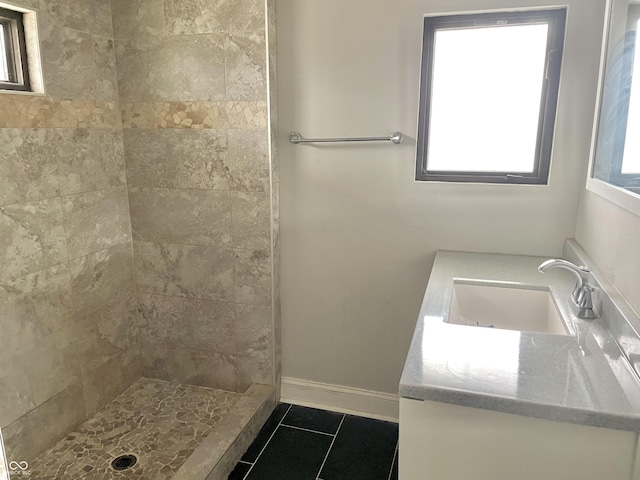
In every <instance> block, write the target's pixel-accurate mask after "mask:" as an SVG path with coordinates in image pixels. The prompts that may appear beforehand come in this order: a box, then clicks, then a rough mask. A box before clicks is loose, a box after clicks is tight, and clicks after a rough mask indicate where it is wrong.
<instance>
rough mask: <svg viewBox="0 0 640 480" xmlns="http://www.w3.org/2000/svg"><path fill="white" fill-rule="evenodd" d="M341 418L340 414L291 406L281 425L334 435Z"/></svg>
mask: <svg viewBox="0 0 640 480" xmlns="http://www.w3.org/2000/svg"><path fill="white" fill-rule="evenodd" d="M342 417H343V415H342V414H341V413H336V412H327V411H326V410H318V409H317V408H308V407H300V406H298V405H293V406H292V407H291V410H289V412H288V413H287V415H286V416H285V417H284V419H283V420H282V423H283V424H284V425H292V426H294V427H300V428H306V429H308V430H314V431H316V432H323V433H331V434H334V433H336V431H337V430H338V426H339V425H340V421H341V420H342Z"/></svg>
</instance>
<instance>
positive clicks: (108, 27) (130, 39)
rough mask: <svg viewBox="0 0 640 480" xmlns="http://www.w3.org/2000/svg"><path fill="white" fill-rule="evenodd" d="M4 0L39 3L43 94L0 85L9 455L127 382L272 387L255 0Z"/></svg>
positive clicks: (264, 125)
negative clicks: (1, 90) (145, 379)
mask: <svg viewBox="0 0 640 480" xmlns="http://www.w3.org/2000/svg"><path fill="white" fill-rule="evenodd" d="M15 3H16V4H19V5H23V6H25V7H27V8H32V9H35V10H37V12H38V20H39V34H40V44H41V51H42V57H43V68H44V76H45V88H46V95H45V96H36V95H18V94H0V262H1V264H2V268H1V269H0V334H1V335H2V349H1V352H0V427H1V428H2V433H3V436H4V440H5V444H6V447H7V453H8V457H9V460H17V461H21V460H27V461H30V460H31V459H32V458H33V457H34V456H35V455H37V454H38V453H40V452H41V451H43V450H44V449H46V448H47V447H49V446H50V445H51V444H53V443H54V442H55V441H56V440H58V439H59V438H60V437H62V436H63V435H65V434H66V433H67V432H69V431H70V430H72V429H73V428H74V427H75V426H76V425H77V424H79V423H80V422H82V421H83V420H84V419H85V418H87V417H89V416H91V415H93V414H94V413H95V412H96V410H98V409H100V408H101V407H102V406H103V405H104V404H106V403H107V402H109V401H110V400H112V399H113V398H114V397H115V396H116V395H118V394H119V393H120V392H121V391H123V390H124V389H126V388H127V387H128V386H129V385H130V384H131V383H133V382H134V381H135V380H136V379H137V378H139V377H140V376H141V375H142V374H143V373H144V374H145V375H146V376H150V377H157V378H162V379H168V380H173V381H180V382H186V383H193V384H198V385H205V386H211V387H218V388H224V389H229V390H237V391H243V390H244V389H245V388H246V387H247V386H248V385H249V384H250V383H251V382H260V383H267V384H273V383H274V382H275V380H276V378H277V375H279V373H278V372H277V371H276V369H275V368H274V365H275V364H277V363H278V362H279V360H277V358H279V357H277V355H278V354H277V353H276V346H277V344H278V342H277V341H274V338H276V337H275V335H277V332H278V321H279V306H278V305H279V302H278V301H277V295H278V290H277V285H278V275H277V254H278V253H277V252H278V251H279V242H278V239H277V225H278V222H277V210H278V209H277V178H276V177H275V174H277V168H276V165H275V162H274V161H272V160H273V156H274V155H275V152H274V151H273V150H271V149H270V147H269V142H268V130H269V129H268V126H269V125H270V126H271V127H272V128H273V127H274V126H275V115H271V116H270V115H269V114H268V108H267V102H268V101H269V99H268V95H267V68H266V65H265V63H266V60H265V57H266V32H265V18H264V15H265V11H264V5H263V4H262V3H261V2H254V1H251V0H237V1H234V2H220V1H214V0H211V1H207V2H203V1H196V0H193V1H191V0H186V1H185V0H164V2H163V0H114V1H113V2H109V1H101V0H19V1H18V0H16V2H15ZM112 13H113V17H112ZM112 19H113V22H112ZM114 37H115V38H116V40H115V42H114V40H113V39H114ZM116 57H117V61H118V68H117V69H116ZM272 73H273V72H272ZM271 80H272V81H274V80H275V78H271ZM118 86H119V88H118ZM272 101H274V99H272ZM121 118H122V120H123V122H121ZM269 122H270V123H269ZM123 124H124V125H123ZM123 126H124V131H123ZM123 135H124V145H123ZM125 152H126V155H125ZM270 154H271V156H270ZM125 156H126V161H127V168H126V169H125ZM270 167H272V168H273V170H271V169H270ZM127 180H128V186H127ZM128 197H129V198H128ZM130 211H131V213H132V215H131V216H132V219H131V220H130V214H129V212H130ZM272 212H273V213H272ZM131 221H133V232H134V233H133V235H132V233H131ZM132 238H133V240H134V242H133V243H134V245H135V264H134V257H133V255H132ZM274 265H275V266H274ZM136 277H137V278H136ZM136 280H137V297H138V299H139V302H136ZM274 285H275V287H274ZM136 307H138V308H136ZM138 310H139V311H140V312H141V315H139V314H138ZM136 336H137V338H136ZM136 340H139V341H136ZM140 349H141V351H140ZM141 353H142V355H141ZM143 368H144V370H143Z"/></svg>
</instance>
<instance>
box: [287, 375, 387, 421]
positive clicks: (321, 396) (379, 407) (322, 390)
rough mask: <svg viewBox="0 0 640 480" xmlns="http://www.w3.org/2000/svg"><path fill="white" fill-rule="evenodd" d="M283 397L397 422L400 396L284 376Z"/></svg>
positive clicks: (292, 400) (336, 410) (291, 401)
mask: <svg viewBox="0 0 640 480" xmlns="http://www.w3.org/2000/svg"><path fill="white" fill-rule="evenodd" d="M280 401H281V402H284V403H292V404H294V405H302V406H305V407H313V408H320V409H322V410H333V411H334V412H341V413H349V414H352V415H358V416H361V417H368V418H375V419H378V420H386V421H389V422H396V423H397V422H398V405H399V402H398V396H397V395H391V394H389V393H382V392H373V391H371V390H362V389H359V388H350V387H343V386H340V385H330V384H327V383H319V382H310V381H308V380H300V379H297V378H288V377H282V393H281V397H280Z"/></svg>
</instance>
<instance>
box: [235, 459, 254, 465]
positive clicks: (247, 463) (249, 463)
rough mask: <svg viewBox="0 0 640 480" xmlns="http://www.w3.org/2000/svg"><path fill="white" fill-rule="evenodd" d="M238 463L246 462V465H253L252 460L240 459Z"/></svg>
mask: <svg viewBox="0 0 640 480" xmlns="http://www.w3.org/2000/svg"><path fill="white" fill-rule="evenodd" d="M238 463H244V464H245V465H253V463H251V462H246V461H244V460H240V461H239V462H238Z"/></svg>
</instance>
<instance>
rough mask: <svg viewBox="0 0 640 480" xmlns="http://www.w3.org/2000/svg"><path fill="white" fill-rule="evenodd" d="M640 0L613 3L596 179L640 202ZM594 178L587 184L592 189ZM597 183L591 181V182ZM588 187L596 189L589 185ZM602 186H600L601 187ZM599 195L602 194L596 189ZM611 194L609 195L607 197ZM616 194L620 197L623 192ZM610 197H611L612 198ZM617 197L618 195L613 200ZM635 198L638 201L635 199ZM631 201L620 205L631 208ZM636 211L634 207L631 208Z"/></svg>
mask: <svg viewBox="0 0 640 480" xmlns="http://www.w3.org/2000/svg"><path fill="white" fill-rule="evenodd" d="M639 22H640V1H637V0H636V1H629V0H613V1H611V2H610V11H609V30H608V38H607V43H606V56H605V59H604V66H603V67H604V69H603V78H602V85H601V101H600V114H599V118H598V120H597V128H596V140H595V150H594V155H593V165H592V168H591V177H592V179H595V180H599V181H600V182H603V183H605V184H608V185H610V186H612V187H615V189H616V190H619V191H620V190H622V191H625V192H626V193H628V194H629V195H630V196H631V197H637V201H638V202H640V42H638V24H639ZM589 183H590V182H588V184H587V188H589V187H590V185H589ZM591 184H592V185H591V186H593V182H591ZM590 190H594V191H596V190H598V189H594V188H590ZM599 190H602V188H601V187H599ZM596 193H602V192H601V191H596ZM604 196H606V197H608V195H604ZM614 196H618V197H619V196H620V192H617V193H615V195H614ZM610 199H611V198H610ZM612 200H614V201H615V199H612ZM634 200H635V199H634ZM631 202H632V200H629V199H626V200H625V201H624V202H616V203H622V206H624V207H626V208H629V206H628V205H629V204H630V203H631ZM629 209H631V210H636V209H635V208H629Z"/></svg>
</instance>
